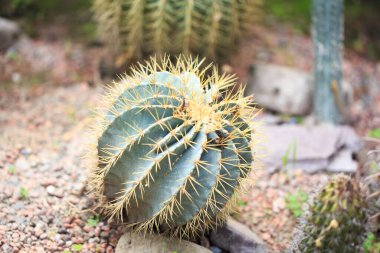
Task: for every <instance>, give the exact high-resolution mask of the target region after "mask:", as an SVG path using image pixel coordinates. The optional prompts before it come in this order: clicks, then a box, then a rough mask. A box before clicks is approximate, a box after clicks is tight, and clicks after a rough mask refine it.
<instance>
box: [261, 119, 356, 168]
mask: <svg viewBox="0 0 380 253" xmlns="http://www.w3.org/2000/svg"><path fill="white" fill-rule="evenodd" d="M263 131H264V135H265V137H266V140H265V142H263V146H262V149H263V152H264V157H263V159H262V160H263V162H264V163H265V166H266V167H267V168H268V169H269V171H271V172H273V171H275V170H278V169H281V168H283V167H284V166H286V167H287V168H290V167H293V168H297V169H302V170H304V171H305V172H308V173H313V172H317V171H320V170H326V171H330V172H355V171H356V169H357V167H358V165H357V162H356V161H355V160H354V159H353V156H355V154H357V153H358V151H359V149H360V145H361V142H360V138H359V137H358V136H357V135H356V133H355V131H354V130H353V129H352V128H350V127H348V126H333V125H328V124H322V125H317V126H305V125H267V126H266V127H265V129H264V130H263Z"/></svg>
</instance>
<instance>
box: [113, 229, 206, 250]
mask: <svg viewBox="0 0 380 253" xmlns="http://www.w3.org/2000/svg"><path fill="white" fill-rule="evenodd" d="M125 252H128V253H163V252H165V253H166V252H178V253H179V252H181V253H194V252H197V253H211V251H210V250H208V249H206V248H204V247H202V246H200V245H197V244H195V243H192V242H189V241H186V240H179V239H177V238H167V237H164V236H162V235H150V234H146V235H145V236H143V235H141V234H138V233H134V232H130V231H129V232H126V233H125V234H124V235H122V237H121V238H120V239H119V242H118V244H117V246H116V249H115V253H125Z"/></svg>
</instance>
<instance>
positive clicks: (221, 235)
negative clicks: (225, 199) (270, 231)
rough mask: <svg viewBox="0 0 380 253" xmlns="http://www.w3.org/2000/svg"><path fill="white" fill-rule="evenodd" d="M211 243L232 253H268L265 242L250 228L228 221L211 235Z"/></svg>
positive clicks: (231, 220)
mask: <svg viewBox="0 0 380 253" xmlns="http://www.w3.org/2000/svg"><path fill="white" fill-rule="evenodd" d="M210 242H211V243H212V244H213V245H216V246H218V247H219V248H221V249H223V250H226V251H229V252H230V253H266V252H267V247H266V246H265V244H264V242H263V241H262V240H261V239H260V238H259V237H258V236H257V235H256V234H255V233H253V232H252V231H251V230H250V229H249V228H248V227H246V226H244V225H243V224H241V223H239V222H237V221H235V220H233V219H228V220H227V223H226V224H225V225H224V226H223V227H220V228H218V229H217V230H215V231H212V232H211V233H210Z"/></svg>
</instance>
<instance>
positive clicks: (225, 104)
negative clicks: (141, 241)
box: [89, 57, 255, 237]
mask: <svg viewBox="0 0 380 253" xmlns="http://www.w3.org/2000/svg"><path fill="white" fill-rule="evenodd" d="M160 62H161V63H160V64H158V63H157V61H156V60H155V59H152V60H151V61H150V62H146V64H145V65H140V67H139V68H137V69H133V70H132V74H131V75H130V76H125V77H124V78H123V79H122V80H121V81H120V82H118V83H116V84H115V85H114V87H112V88H111V89H110V91H109V92H108V94H107V95H106V96H105V102H106V103H105V106H104V107H103V109H101V113H100V115H101V116H99V117H98V124H97V125H96V127H95V129H94V131H95V134H94V136H95V140H94V143H93V147H92V148H91V150H92V155H93V156H94V160H93V161H94V164H93V166H91V173H90V178H89V185H90V188H91V189H92V193H93V196H95V197H96V198H97V199H102V204H101V205H102V211H103V213H104V214H105V215H106V216H108V217H110V218H115V219H117V220H119V221H123V222H125V223H128V224H129V225H130V226H132V227H133V228H135V229H136V230H137V231H144V232H153V231H161V232H167V233H169V234H172V235H178V236H180V237H196V236H197V235H198V234H200V233H202V232H203V231H205V230H206V229H207V228H209V227H213V226H215V225H218V224H220V223H221V222H223V221H224V219H225V217H226V215H227V214H228V213H229V212H230V211H231V208H232V207H233V206H234V202H235V201H234V199H235V197H234V196H235V194H236V193H237V192H238V191H239V190H240V189H241V187H242V186H243V185H244V183H243V182H242V181H244V179H246V178H247V175H248V173H249V171H250V169H251V163H252V161H253V154H252V146H253V139H252V135H251V133H252V129H253V127H252V126H251V123H250V122H251V118H252V116H253V113H254V112H255V109H254V107H253V106H252V103H251V98H250V97H243V89H239V90H238V92H234V93H232V92H229V91H228V90H229V89H228V87H230V86H232V85H234V82H235V78H234V77H233V76H227V75H218V73H217V69H216V68H213V74H212V75H210V76H207V77H206V75H205V72H206V71H207V70H209V71H211V68H210V66H209V67H206V68H202V67H201V64H202V61H197V60H192V59H191V58H184V57H179V58H178V59H177V63H176V64H175V65H174V64H172V63H171V62H170V61H169V60H168V59H167V58H165V59H163V60H162V61H160Z"/></svg>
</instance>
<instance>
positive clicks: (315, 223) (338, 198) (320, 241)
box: [290, 175, 367, 253]
mask: <svg viewBox="0 0 380 253" xmlns="http://www.w3.org/2000/svg"><path fill="white" fill-rule="evenodd" d="M366 222H367V214H366V202H365V197H364V194H363V192H362V190H361V187H360V185H359V183H357V182H356V181H355V180H354V179H351V178H349V177H347V176H343V175H340V176H337V177H334V178H333V179H331V180H330V181H329V182H328V183H327V184H326V185H325V186H324V187H323V188H322V189H321V190H320V192H319V193H318V194H317V195H316V196H315V198H314V200H313V202H312V204H311V206H310V210H309V213H307V214H306V216H305V217H304V218H303V220H302V222H301V228H300V232H299V235H298V238H296V240H295V241H296V242H295V243H294V245H293V246H292V249H291V250H290V252H292V253H299V252H302V253H309V252H310V253H318V252H337V253H350V252H352V253H354V252H359V249H360V247H361V245H362V242H363V239H364V236H365V229H366Z"/></svg>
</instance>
